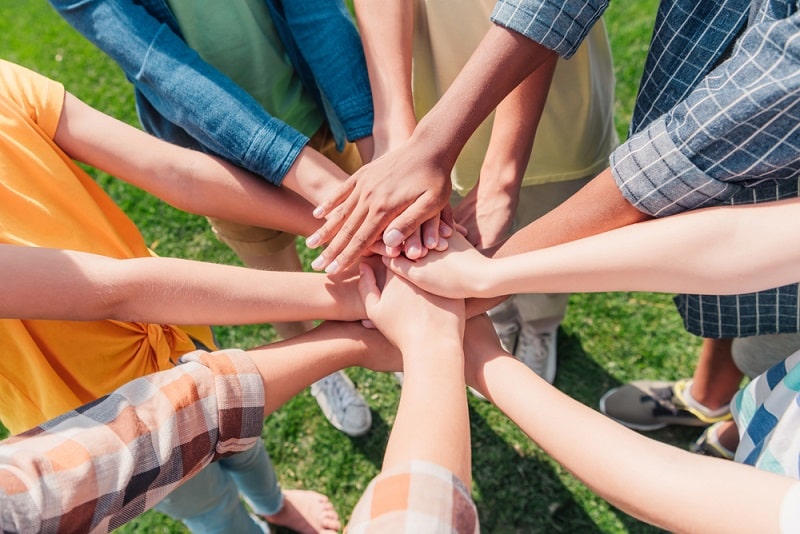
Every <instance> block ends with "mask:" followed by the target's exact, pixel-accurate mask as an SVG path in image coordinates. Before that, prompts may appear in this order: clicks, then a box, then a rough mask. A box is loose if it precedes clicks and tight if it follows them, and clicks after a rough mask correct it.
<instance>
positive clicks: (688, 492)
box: [464, 317, 798, 533]
mask: <svg viewBox="0 0 800 534" xmlns="http://www.w3.org/2000/svg"><path fill="white" fill-rule="evenodd" d="M464 343H465V347H464V348H465V351H466V358H467V360H466V361H467V364H466V370H467V381H468V383H470V385H472V386H473V387H475V388H476V389H477V390H478V391H480V392H481V393H483V394H484V395H485V396H486V397H487V398H489V399H490V400H491V401H492V402H493V403H494V404H495V405H496V406H497V407H498V408H500V410H502V411H503V412H504V413H505V414H506V415H507V416H508V417H509V418H511V420H513V421H514V422H515V423H516V424H517V425H518V426H519V427H520V428H521V429H522V430H523V431H524V432H525V433H526V434H527V435H528V437H530V438H531V439H532V440H534V441H535V442H536V443H537V444H538V445H539V446H541V447H542V448H543V449H544V450H545V451H546V452H547V453H548V454H550V455H552V456H553V458H554V459H555V460H556V461H558V462H559V463H561V464H562V465H563V466H564V467H566V468H567V469H568V470H570V471H571V472H572V473H573V474H574V475H575V476H576V477H578V478H579V479H581V480H582V481H583V482H584V483H585V484H586V485H587V486H589V488H591V489H592V491H594V492H596V493H597V494H598V495H600V496H601V497H603V498H604V499H606V500H608V501H609V502H610V503H612V504H613V505H614V506H618V507H619V508H621V509H622V510H623V511H625V512H626V513H629V514H631V515H633V516H635V517H638V518H639V519H642V520H644V521H647V522H649V523H652V524H654V525H657V526H659V527H661V528H664V529H666V530H668V531H671V532H700V531H703V532H721V533H729V532H778V531H779V530H780V529H779V528H778V527H779V520H780V512H781V505H782V503H783V500H784V497H785V496H786V494H787V492H788V491H789V489H790V488H791V487H792V486H794V485H796V484H797V483H798V482H797V480H795V479H791V478H788V477H782V476H779V475H775V474H772V473H767V472H764V471H758V470H756V469H754V468H752V467H750V466H745V465H741V464H736V463H733V462H730V461H728V460H720V459H718V458H710V457H707V456H700V455H697V454H693V453H690V452H688V451H684V450H680V449H678V448H676V447H673V446H671V445H667V444H664V443H661V442H658V441H655V440H653V439H650V438H647V437H645V436H643V435H641V434H639V433H637V432H634V431H632V430H630V429H628V428H625V427H624V426H622V425H620V424H618V423H616V422H614V421H612V420H611V419H609V418H607V417H605V416H604V415H601V414H600V413H598V412H596V411H595V410H592V409H591V408H588V407H586V406H584V405H583V404H581V403H579V402H578V401H576V400H574V399H572V398H570V397H569V396H567V395H565V394H563V393H561V392H560V391H558V390H557V389H556V388H554V387H552V386H551V385H550V384H548V383H546V382H545V381H544V380H542V379H541V378H540V377H539V376H537V375H536V374H535V373H533V372H532V371H531V370H530V369H528V368H526V367H525V365H524V364H522V363H521V362H519V361H518V360H517V359H515V358H513V357H512V356H510V355H509V354H507V353H505V352H504V351H503V350H502V348H501V347H500V345H499V343H498V342H497V336H496V335H495V334H494V329H493V327H492V325H491V322H489V320H488V319H487V318H485V317H479V318H476V319H472V320H470V322H469V323H468V324H467V329H466V334H465V341H464ZM532 407H546V409H536V408H532ZM564 421H569V424H564ZM587 436H591V437H592V439H591V454H587V448H586V443H587V442H586V439H587ZM707 495H715V496H717V498H719V499H720V500H721V501H724V502H726V503H727V504H728V506H727V507H726V513H725V514H716V515H714V517H712V518H709V516H708V507H707V506H706V505H705V501H704V499H703V497H702V496H707ZM676 510H679V512H678V513H676Z"/></svg>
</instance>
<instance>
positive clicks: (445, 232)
mask: <svg viewBox="0 0 800 534" xmlns="http://www.w3.org/2000/svg"><path fill="white" fill-rule="evenodd" d="M439 233H440V234H441V235H442V236H443V237H450V236H451V235H453V229H452V228H450V226H449V225H448V224H446V223H444V222H440V223H439Z"/></svg>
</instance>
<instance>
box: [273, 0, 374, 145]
mask: <svg viewBox="0 0 800 534" xmlns="http://www.w3.org/2000/svg"><path fill="white" fill-rule="evenodd" d="M282 12H283V16H284V17H285V22H286V24H287V26H288V27H289V30H290V32H291V35H292V37H293V39H294V41H295V43H296V44H297V47H298V49H299V51H300V53H301V54H302V56H303V59H304V60H305V61H306V63H307V64H308V66H309V68H310V70H311V72H312V75H313V77H314V80H315V81H316V83H317V87H318V88H319V91H320V93H321V95H322V98H323V101H324V103H325V106H329V107H330V109H331V110H332V112H333V115H334V117H335V119H334V120H337V121H338V122H339V123H340V124H341V126H342V128H343V130H344V133H345V135H346V137H347V140H348V141H355V140H357V139H361V138H362V137H366V136H368V135H372V122H373V110H372V91H371V89H370V85H369V78H368V76H367V63H366V59H365V58H364V51H363V49H362V47H361V38H360V37H359V35H358V31H357V30H356V27H355V25H354V24H353V20H352V17H351V16H350V13H349V11H347V8H346V7H345V5H344V3H343V2H341V0H304V1H303V2H283V3H282ZM328 115H329V120H331V117H330V113H329V114H328Z"/></svg>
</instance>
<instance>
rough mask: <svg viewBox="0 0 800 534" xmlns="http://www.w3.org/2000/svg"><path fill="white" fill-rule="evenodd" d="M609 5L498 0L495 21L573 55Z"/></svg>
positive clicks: (604, 1) (589, 0) (601, 1)
mask: <svg viewBox="0 0 800 534" xmlns="http://www.w3.org/2000/svg"><path fill="white" fill-rule="evenodd" d="M607 7H608V0H585V1H577V0H562V1H558V0H498V2H497V4H495V7H494V11H493V12H492V17H491V19H492V22H494V23H495V24H499V25H501V26H505V27H506V28H508V29H510V30H514V31H515V32H517V33H521V34H522V35H524V36H525V37H527V38H528V39H531V40H533V41H536V42H537V43H539V44H540V45H542V46H544V47H546V48H549V49H550V50H553V51H554V52H556V53H557V54H558V55H560V56H562V57H565V58H568V57H571V56H572V55H573V54H574V53H575V52H576V51H577V50H578V47H579V46H580V44H581V42H583V39H584V38H585V37H586V34H588V33H589V30H590V29H591V28H592V26H593V25H594V23H595V22H597V19H599V18H600V16H601V15H602V14H603V11H605V9H606V8H607Z"/></svg>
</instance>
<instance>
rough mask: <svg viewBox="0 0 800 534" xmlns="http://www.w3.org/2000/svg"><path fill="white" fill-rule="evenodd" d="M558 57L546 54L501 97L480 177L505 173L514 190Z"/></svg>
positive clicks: (529, 153) (516, 188)
mask: <svg viewBox="0 0 800 534" xmlns="http://www.w3.org/2000/svg"><path fill="white" fill-rule="evenodd" d="M556 61H557V58H556V57H555V56H553V57H549V58H548V59H547V60H546V61H545V62H544V63H543V64H542V66H541V67H540V68H538V69H536V71H534V72H533V73H531V74H530V75H529V76H528V77H527V78H525V79H524V80H523V81H522V82H521V83H520V84H519V85H518V86H517V87H516V88H514V90H513V91H511V93H510V94H509V95H508V96H507V97H506V98H504V99H503V101H502V102H501V103H500V104H499V105H498V106H497V110H496V111H495V116H494V122H493V125H492V135H491V139H490V142H489V147H488V148H487V151H486V158H485V160H484V163H483V167H482V168H481V181H482V182H483V181H485V180H493V179H494V178H496V177H499V176H501V172H502V170H504V169H506V168H508V173H506V175H508V176H511V177H513V178H514V180H513V182H512V183H509V184H508V186H509V187H511V188H513V192H514V193H516V192H517V191H518V190H519V185H520V182H521V181H522V178H523V174H524V172H525V169H526V168H527V165H528V160H529V159H530V156H531V148H532V147H533V140H534V138H535V136H536V130H537V128H538V126H539V120H540V119H541V117H542V110H543V109H544V105H545V103H546V101H547V93H548V90H549V88H550V81H551V79H552V77H553V71H554V69H555V65H556Z"/></svg>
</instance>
